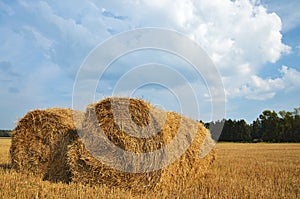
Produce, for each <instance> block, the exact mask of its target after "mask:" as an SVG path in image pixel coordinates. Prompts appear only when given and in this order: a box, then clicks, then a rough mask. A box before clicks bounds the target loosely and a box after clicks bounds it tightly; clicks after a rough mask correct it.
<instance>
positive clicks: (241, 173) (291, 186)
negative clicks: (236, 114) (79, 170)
mask: <svg viewBox="0 0 300 199" xmlns="http://www.w3.org/2000/svg"><path fill="white" fill-rule="evenodd" d="M9 147H10V139H0V198H5V199H6V198H22V199H23V198H24V199H29V198H129V197H134V198H300V144H266V143H258V144H237V143H218V144H217V145H216V149H217V159H216V161H215V162H214V163H213V165H211V167H210V170H209V171H208V173H207V174H206V176H204V177H203V179H202V180H201V181H198V182H194V186H193V187H189V188H178V187H177V189H176V190H174V191H173V192H171V193H170V192H169V193H160V192H159V193H158V192H148V193H146V194H144V195H140V196H139V195H134V194H132V193H130V192H129V191H124V190H120V189H109V188H107V187H105V186H83V185H80V184H75V183H71V184H63V183H50V182H47V181H42V179H40V178H37V177H35V176H33V175H31V174H22V173H17V172H16V171H14V170H12V169H10V158H9ZM174 184H180V183H179V182H174Z"/></svg>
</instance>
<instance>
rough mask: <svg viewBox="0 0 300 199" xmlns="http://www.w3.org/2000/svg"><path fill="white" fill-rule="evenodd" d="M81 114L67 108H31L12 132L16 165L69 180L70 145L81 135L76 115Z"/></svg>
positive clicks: (19, 169)
mask: <svg viewBox="0 0 300 199" xmlns="http://www.w3.org/2000/svg"><path fill="white" fill-rule="evenodd" d="M80 114H82V113H80V112H74V111H72V110H71V109H63V108H52V109H46V110H34V111H30V112H28V113H27V114H26V115H25V116H24V117H23V118H22V119H21V120H20V121H19V122H18V124H17V126H16V128H15V129H14V130H13V132H12V145H11V148H10V155H11V164H12V168H15V169H16V170H18V171H23V172H32V173H35V174H37V175H39V176H40V177H42V178H44V179H47V180H50V181H63V182H69V181H70V179H71V173H70V171H69V166H68V165H67V149H68V148H67V146H68V145H69V144H71V143H72V142H73V141H74V140H75V139H76V138H77V137H78V135H77V132H76V127H75V125H74V120H73V116H74V115H80Z"/></svg>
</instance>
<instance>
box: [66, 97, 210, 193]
mask: <svg viewBox="0 0 300 199" xmlns="http://www.w3.org/2000/svg"><path fill="white" fill-rule="evenodd" d="M201 146H205V147H204V148H206V149H210V148H211V147H212V146H213V141H212V139H211V138H210V134H209V132H208V130H207V129H206V128H205V127H204V126H203V125H202V124H200V123H199V122H197V121H194V120H191V119H189V118H186V117H183V116H181V115H179V114H177V113H173V112H166V111H163V110H160V109H157V108H155V107H153V106H151V105H150V104H149V103H146V102H144V101H142V100H139V99H128V98H107V99H104V100H102V101H100V102H98V103H95V104H91V105H89V106H88V108H87V111H86V114H85V119H84V121H83V124H82V131H81V133H80V138H78V139H77V140H76V141H75V142H74V143H73V144H72V145H70V146H69V150H68V164H69V166H70V170H71V172H72V175H73V181H74V182H79V183H84V184H105V185H107V186H111V187H115V186H116V187H120V188H124V189H130V190H131V191H133V192H135V191H137V192H140V191H146V190H151V189H164V190H167V189H172V188H171V187H172V186H171V185H172V184H173V185H174V182H182V185H186V184H187V183H188V182H189V181H190V180H195V179H197V178H198V177H201V176H202V175H203V174H204V172H205V171H206V170H207V168H208V167H209V165H210V164H211V163H212V162H213V160H214V158H215V156H214V155H215V152H214V150H208V151H209V153H208V154H207V155H206V156H205V157H204V158H199V155H200V154H199V153H201V151H203V150H205V149H203V147H202V148H201ZM184 183H185V184H184ZM173 188H174V187H173Z"/></svg>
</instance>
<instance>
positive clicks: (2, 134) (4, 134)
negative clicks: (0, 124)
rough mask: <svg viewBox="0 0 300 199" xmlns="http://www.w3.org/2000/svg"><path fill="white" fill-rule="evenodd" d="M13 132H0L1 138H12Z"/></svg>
mask: <svg viewBox="0 0 300 199" xmlns="http://www.w3.org/2000/svg"><path fill="white" fill-rule="evenodd" d="M10 136H11V131H10V130H0V137H10Z"/></svg>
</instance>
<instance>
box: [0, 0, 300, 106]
mask: <svg viewBox="0 0 300 199" xmlns="http://www.w3.org/2000/svg"><path fill="white" fill-rule="evenodd" d="M0 6H1V8H3V10H2V12H1V13H0V18H1V19H2V20H1V22H0V32H1V37H0V43H1V48H0V62H3V63H4V62H5V63H10V65H11V66H10V68H11V71H15V72H16V73H18V77H14V76H8V77H6V78H8V80H9V81H10V83H5V85H4V86H7V88H8V89H4V90H9V91H11V92H15V93H13V94H12V95H16V91H17V90H19V91H21V92H20V93H24V92H25V91H26V92H28V93H30V95H32V96H41V101H43V100H44V99H45V98H47V97H46V96H51V97H50V98H53V99H52V100H53V101H57V102H58V101H59V100H60V99H59V97H57V98H55V97H54V96H55V94H56V93H61V92H65V93H67V94H66V95H68V94H69V95H70V94H71V93H70V92H71V90H72V84H71V83H72V82H71V81H72V79H74V77H75V74H76V72H77V70H78V67H79V66H80V64H81V63H82V61H83V60H84V58H85V57H86V55H87V54H88V53H89V51H90V50H91V49H92V48H94V47H95V46H96V45H97V44H98V43H100V42H101V41H104V40H105V39H107V38H108V37H109V36H111V35H114V34H116V33H120V32H122V31H126V30H131V29H134V28H142V27H163V28H170V29H174V30H177V31H179V32H182V33H184V34H186V35H188V36H189V37H190V38H192V39H194V40H195V41H196V42H198V43H199V44H200V45H201V46H202V47H203V48H204V49H205V50H206V51H207V53H208V55H209V56H210V57H211V58H212V59H213V60H214V61H215V63H216V65H217V67H218V69H219V70H220V72H221V75H222V77H223V81H224V84H225V88H226V92H227V93H228V96H229V97H231V98H234V97H247V98H252V99H253V98H255V95H258V94H261V95H260V96H263V97H260V99H266V98H271V97H273V96H274V95H275V93H276V91H278V90H282V89H283V88H282V87H280V84H279V82H281V81H283V82H284V84H283V85H284V86H285V87H286V86H287V85H289V87H297V84H296V83H297V82H298V73H297V71H296V70H295V69H291V68H285V67H283V68H282V69H281V70H280V74H281V75H282V77H281V78H279V79H276V78H275V79H262V78H260V77H259V74H258V71H259V70H260V69H261V67H262V65H263V64H264V63H267V62H272V63H274V62H276V61H277V60H279V59H280V58H281V56H282V55H283V54H285V53H289V52H290V47H289V46H287V45H285V44H284V43H283V42H282V34H281V30H282V21H281V19H280V18H279V17H278V15H277V14H275V13H268V12H267V10H266V8H265V7H263V6H262V5H261V4H260V2H259V1H253V0H251V1H247V0H236V1H231V0H214V1H208V0H173V1H171V0H155V1H148V0H124V1H81V0H74V1H72V2H71V1H38V2H30V1H24V0H20V1H13V2H10V1H6V2H5V3H4V2H0ZM293 18H296V17H293ZM179 67H180V66H179ZM178 71H180V72H182V73H185V72H186V71H187V70H186V68H184V67H182V68H180V69H178ZM38 74H43V76H40V75H38ZM114 75H115V74H113V75H111V76H110V78H111V79H113V78H115V77H116V76H114ZM1 77H2V76H1ZM44 77H47V78H44ZM51 77H53V78H51ZM70 77H71V78H70ZM189 77H192V76H189ZM16 78H18V79H16ZM111 79H108V80H107V82H110V81H111ZM53 82H56V83H57V82H59V83H60V84H61V85H68V86H61V89H58V90H60V91H57V90H55V89H50V88H51V87H49V85H50V84H51V83H52V84H53ZM70 82H71V83H70ZM112 82H114V81H112ZM2 85H3V84H2ZM108 86H109V85H108ZM14 88H16V89H14ZM23 91H24V92H23ZM49 92H52V94H50V95H49ZM20 96H21V97H22V99H24V101H26V100H27V101H28V104H30V105H32V104H33V103H29V102H30V101H31V100H32V99H31V98H32V97H30V96H29V95H27V96H23V95H21V94H20ZM43 96H44V97H43ZM162 96H163V95H162ZM14 97H15V96H14ZM54 98H55V99H54ZM15 99H17V98H16V97H15ZM18 99H19V98H18ZM9 101H10V99H8V100H7V101H6V102H7V103H8V102H9ZM6 102H3V103H2V104H5V103H6ZM19 103H20V102H19ZM22 103H23V102H22ZM41 103H42V102H41ZM43 103H44V102H43ZM43 103H42V104H43ZM60 103H66V101H64V102H60ZM0 104H1V103H0ZM34 104H35V105H38V104H39V102H38V101H36V100H34ZM24 107H28V106H24Z"/></svg>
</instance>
